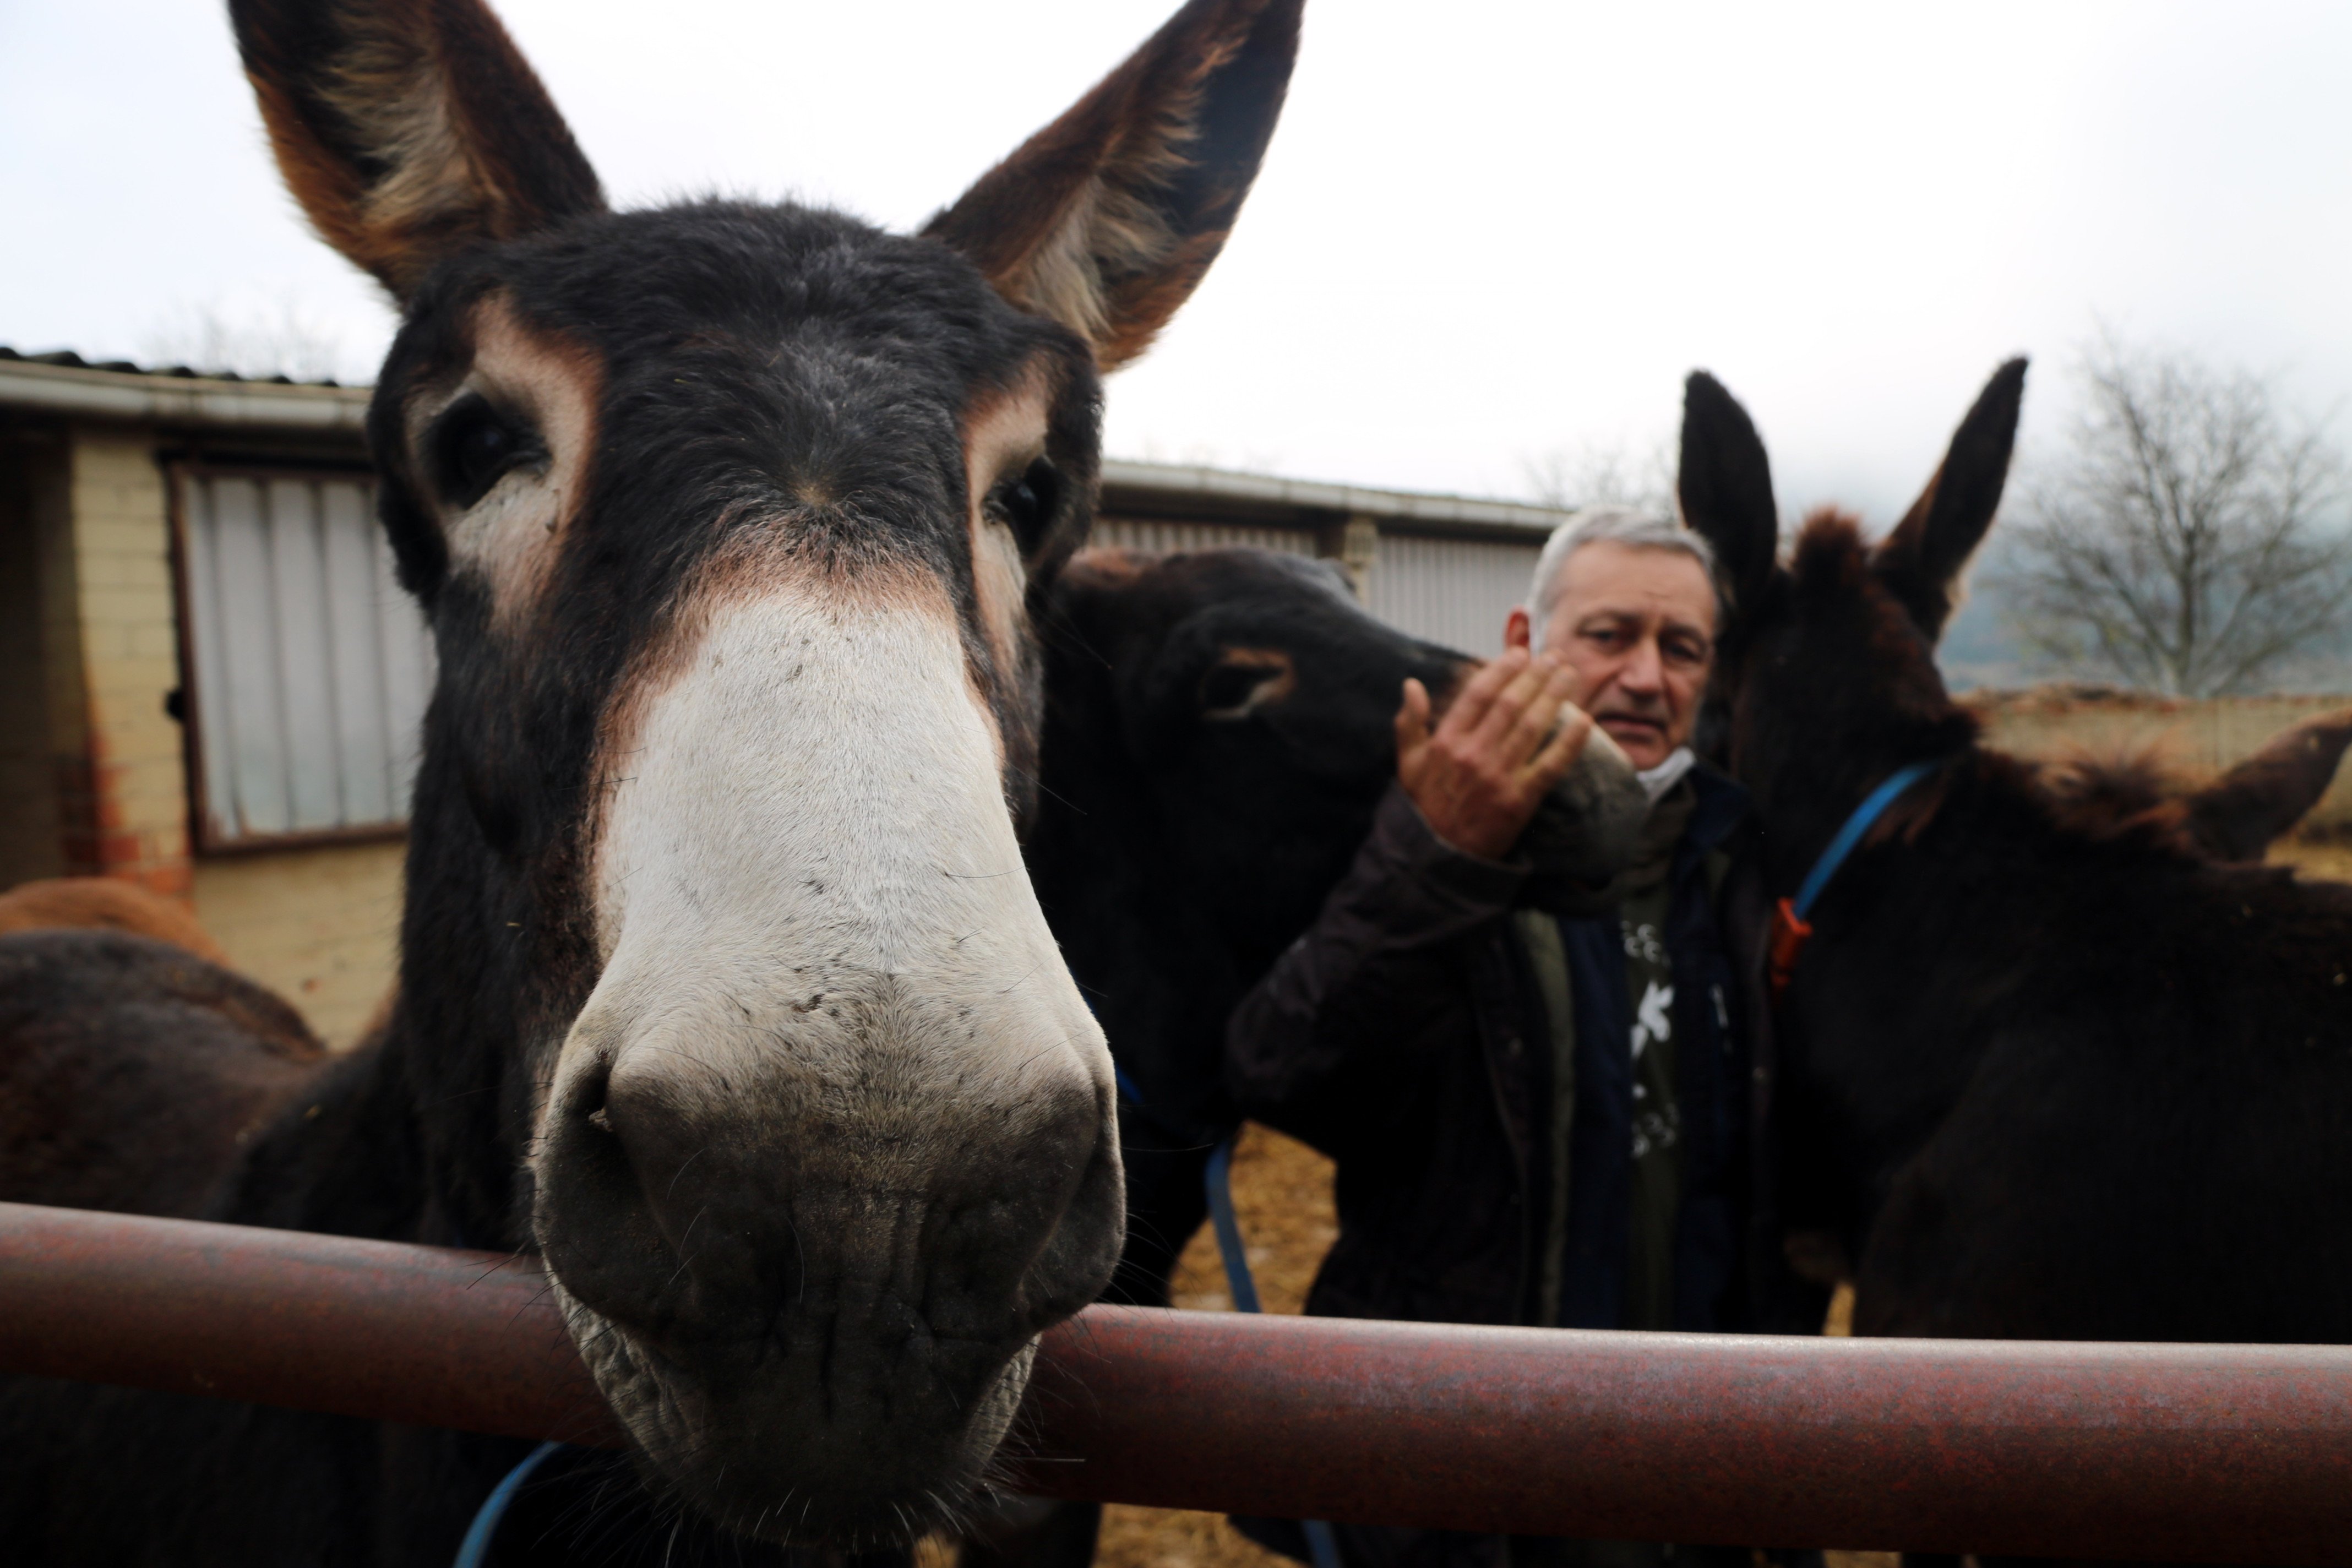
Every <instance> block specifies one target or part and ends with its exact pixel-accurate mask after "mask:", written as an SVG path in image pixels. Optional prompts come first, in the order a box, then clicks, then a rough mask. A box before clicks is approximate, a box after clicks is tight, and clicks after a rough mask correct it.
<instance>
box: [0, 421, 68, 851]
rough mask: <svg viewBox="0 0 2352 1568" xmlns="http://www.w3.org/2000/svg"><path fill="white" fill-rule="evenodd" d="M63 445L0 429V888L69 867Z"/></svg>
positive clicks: (51, 436) (37, 434)
mask: <svg viewBox="0 0 2352 1568" xmlns="http://www.w3.org/2000/svg"><path fill="white" fill-rule="evenodd" d="M67 450H68V447H67V445H66V442H65V440H64V438H63V437H61V436H59V435H58V433H56V432H53V431H16V432H10V433H9V434H8V437H6V438H5V439H0V888H9V887H14V886H15V885H16V884H17V883H18V882H28V881H31V880H32V879H35V878H37V877H61V876H63V875H64V874H65V868H66V862H65V854H64V848H63V846H62V845H61V843H60V842H59V837H58V826H59V825H58V757H57V751H56V747H55V746H54V745H53V744H52V742H51V731H52V728H53V726H52V724H51V722H50V705H51V704H50V691H49V688H48V683H47V679H45V677H44V675H43V671H44V670H45V669H46V668H47V660H46V654H47V647H48V646H49V640H50V639H49V635H48V634H49V627H48V624H47V619H46V617H45V615H44V606H43V598H42V587H43V569H44V551H43V543H44V534H45V533H57V534H62V532H63V523H62V520H63V518H64V516H65V511H64V508H65V489H66V487H65V479H64V476H65V472H66V454H67ZM49 513H54V514H55V519H54V520H53V519H52V518H51V517H49V516H48V515H46V514H49Z"/></svg>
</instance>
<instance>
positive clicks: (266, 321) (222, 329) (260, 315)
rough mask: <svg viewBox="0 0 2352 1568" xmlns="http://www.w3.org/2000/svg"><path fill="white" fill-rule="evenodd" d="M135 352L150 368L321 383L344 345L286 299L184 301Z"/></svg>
mask: <svg viewBox="0 0 2352 1568" xmlns="http://www.w3.org/2000/svg"><path fill="white" fill-rule="evenodd" d="M139 352H140V353H141V354H142V355H143V356H144V357H145V358H146V359H147V361H148V362H149V363H152V364H184V365H186V366H187V367H188V368H189V369H191V370H197V371H205V372H209V373H213V374H218V373H220V372H223V371H226V372H229V373H231V374H236V375H244V376H253V377H268V376H273V375H283V376H287V377H289V378H290V379H292V380H295V381H326V380H330V379H331V378H333V377H334V376H335V375H336V374H339V372H340V371H341V366H342V361H343V342H342V339H341V336H340V335H339V334H338V333H337V332H336V331H334V330H333V329H332V328H331V327H328V326H326V325H323V324H322V323H320V321H316V320H314V319H312V318H311V317H310V316H308V315H306V314H305V313H304V312H303V310H302V309H301V307H300V306H299V304H298V303H297V302H296V301H294V300H290V299H279V300H275V301H273V302H272V303H270V304H268V305H266V306H258V307H245V308H240V307H239V306H237V305H235V304H232V303H231V302H229V301H226V300H208V301H205V302H202V303H198V302H195V301H192V300H180V301H178V302H177V303H175V304H174V305H173V307H172V309H171V310H170V312H169V313H168V314H167V315H165V316H164V318H163V320H162V321H159V322H157V323H156V324H155V326H154V327H152V329H150V330H149V331H147V332H146V333H145V334H144V335H143V336H142V338H141V340H140V344H139Z"/></svg>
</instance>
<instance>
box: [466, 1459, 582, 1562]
mask: <svg viewBox="0 0 2352 1568" xmlns="http://www.w3.org/2000/svg"><path fill="white" fill-rule="evenodd" d="M561 1447H563V1445H562V1444H561V1443H541V1445H540V1446H539V1447H536V1448H533V1449H532V1450H531V1451H530V1457H529V1458H526V1459H524V1460H523V1462H522V1463H521V1464H520V1465H517V1466H516V1467H515V1468H513V1469H511V1470H509V1471H508V1472H507V1475H506V1479H504V1480H502V1481H500V1482H499V1484H498V1485H497V1486H495V1487H492V1488H491V1489H490V1495H489V1496H488V1497H486V1498H484V1499H483V1500H482V1506H481V1507H480V1508H479V1509H478V1510H476V1512H475V1514H474V1522H473V1523H471V1524H469V1525H467V1527H466V1539H465V1541H464V1542H462V1543H461V1544H460V1545H459V1546H458V1548H457V1568H482V1563H483V1561H484V1559H486V1558H488V1556H489V1554H490V1540H491V1538H492V1537H493V1536H495V1535H497V1534H498V1532H499V1521H500V1520H501V1519H504V1518H505V1517H506V1513H507V1505H508V1504H509V1503H511V1502H512V1501H514V1500H515V1493H517V1492H519V1491H520V1490H522V1484H523V1482H525V1481H527V1480H529V1479H530V1473H531V1471H533V1470H535V1469H537V1468H539V1467H540V1464H541V1461H543V1460H544V1459H545V1458H547V1457H548V1456H549V1455H550V1454H552V1453H553V1452H555V1450H556V1449H558V1448H561Z"/></svg>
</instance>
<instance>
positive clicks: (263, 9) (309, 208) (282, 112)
mask: <svg viewBox="0 0 2352 1568" xmlns="http://www.w3.org/2000/svg"><path fill="white" fill-rule="evenodd" d="M229 18H230V21H231V22H232V23H233V24H234V25H235V26H236V47H237V51H238V53H240V54H241V55H243V56H244V58H245V74H246V76H247V79H249V80H251V81H252V83H253V90H254V92H255V94H256V95H257V96H258V97H259V99H260V100H261V118H262V120H263V121H264V122H265V123H266V124H267V125H268V128H269V142H270V146H271V147H272V149H273V150H275V152H276V153H277V154H278V170H279V172H280V173H282V174H284V175H285V177H286V184H287V186H288V188H289V189H290V190H291V191H292V192H293V193H294V199H295V200H296V201H298V202H299V203H301V205H302V210H303V212H304V213H306V214H308V215H309V216H310V222H311V225H312V226H314V227H316V228H317V229H318V231H319V234H320V237H321V238H323V239H325V240H326V242H327V243H328V244H329V245H331V246H333V247H335V248H336V249H337V250H340V251H341V252H342V253H343V255H344V256H346V257H348V258H350V259H351V260H352V261H354V262H356V263H358V264H359V265H360V266H361V267H362V268H365V269H366V270H368V271H370V272H372V273H373V274H374V275H375V276H376V279H378V280H379V281H380V282H382V283H383V286H384V287H385V288H386V289H390V290H391V291H392V293H393V297H394V299H397V300H401V301H402V302H404V303H405V302H406V301H407V300H409V299H410V297H412V296H413V295H414V294H415V291H416V289H417V286H418V285H419V284H420V283H422V282H423V281H424V279H425V274H426V273H427V272H429V271H431V270H432V268H433V266H434V264H435V263H436V262H438V261H440V260H441V259H442V258H445V257H446V256H449V255H452V254H454V253H455V252H457V251H459V250H462V249H465V248H466V247H469V246H472V245H478V244H479V243H481V242H483V241H485V240H495V239H512V238H515V237H520V236H521V235H525V234H530V233H531V232H533V231H535V230H538V229H541V228H546V227H548V226H551V225H553V224H556V223H559V222H561V221H562V220H563V219H564V218H567V217H571V216H574V215H576V214H580V213H588V212H597V211H601V210H602V209H603V207H604V192H603V191H602V189H601V188H600V187H599V186H598V184H597V183H596V174H595V171H594V170H593V169H591V168H590V167H589V166H588V160H587V159H586V158H584V157H583V156H582V155H581V153H580V148H579V145H578V144H577V143H576V142H573V141H572V132H571V131H570V130H569V129H567V128H566V127H565V125H564V123H563V118H562V116H561V115H559V114H557V113H556V112H555V105H554V104H553V103H552V102H551V101H550V100H549V99H548V96H547V89H545V88H543V87H541V86H540V84H539V79H538V78H537V77H536V76H534V75H532V74H531V69H530V66H528V65H526V64H524V63H523V58H522V54H521V52H520V50H518V49H517V48H516V47H514V41H513V40H512V39H511V38H509V37H507V33H506V29H505V28H504V27H502V26H499V19H498V18H497V17H496V16H492V15H491V14H490V12H489V9H488V6H486V5H482V4H481V0H229Z"/></svg>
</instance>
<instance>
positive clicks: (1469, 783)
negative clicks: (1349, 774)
mask: <svg viewBox="0 0 2352 1568" xmlns="http://www.w3.org/2000/svg"><path fill="white" fill-rule="evenodd" d="M1574 684H1575V683H1574V679H1573V678H1572V677H1571V676H1570V673H1569V671H1568V670H1567V668H1565V667H1563V666H1562V665H1560V664H1559V663H1558V662H1556V661H1555V660H1553V659H1552V658H1550V657H1549V655H1545V656H1542V657H1539V658H1528V654H1527V651H1526V650H1525V649H1523V648H1513V649H1511V650H1510V651H1509V652H1507V653H1506V654H1504V655H1503V657H1502V658H1498V659H1496V660H1495V661H1494V662H1493V663H1492V664H1489V665H1488V666H1486V668H1484V669H1482V670H1480V671H1479V672H1478V673H1477V674H1476V675H1474V676H1472V677H1471V678H1470V681H1469V684H1467V685H1466V686H1465V687H1463V689H1462V694H1461V695H1460V696H1458V697H1456V698H1455V699H1454V705H1453V706H1452V707H1450V708H1448V709H1447V710H1445V717H1444V719H1443V720H1442V721H1439V723H1438V726H1437V728H1436V730H1435V731H1431V729H1430V727H1429V710H1430V702H1429V689H1428V688H1426V687H1424V686H1423V685H1422V683H1421V682H1420V681H1418V680H1408V681H1406V682H1405V683H1404V706H1403V707H1402V708H1400V709H1398V710H1397V716H1396V737H1397V779H1398V781H1399V782H1400V783H1402V784H1403V785H1404V791H1405V794H1407V795H1411V796H1412V803H1413V805H1417V806H1419V807H1420V808H1421V815H1422V816H1423V818H1424V819H1426V820H1427V822H1428V823H1429V826H1431V827H1432V828H1433V829H1434V830H1435V831H1436V833H1437V836H1438V837H1440V838H1443V839H1444V840H1445V842H1446V843H1448V844H1450V845H1452V846H1453V847H1454V848H1456V849H1459V850H1461V851H1462V852H1463V853H1464V854H1465V855H1476V856H1480V857H1482V858H1486V859H1488V860H1499V859H1501V858H1503V857H1504V856H1505V855H1507V854H1509V853H1510V849H1511V846H1512V845H1514V844H1516V843H1517V842H1518V840H1519V835H1520V834H1521V833H1523V832H1525V831H1526V830H1527V826H1528V823H1529V822H1530V821H1532V820H1533V819H1534V817H1535V815H1536V807H1537V806H1538V805H1541V804H1542V802H1543V797H1544V792H1545V791H1547V790H1549V789H1550V788H1551V786H1552V785H1553V784H1557V783H1558V782H1559V777H1560V775H1561V774H1563V773H1567V772H1568V770H1569V769H1570V767H1571V766H1573V765H1574V764H1575V762H1576V759H1577V757H1578V756H1579V755H1580V754H1581V753H1582V752H1583V751H1584V742H1585V739H1586V737H1588V736H1589V735H1591V733H1592V721H1591V719H1589V718H1587V717H1586V716H1585V714H1584V711H1583V710H1581V709H1580V708H1578V707H1577V706H1576V705H1575V704H1574V703H1572V702H1570V700H1568V695H1569V693H1570V691H1571V690H1572V689H1574Z"/></svg>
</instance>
